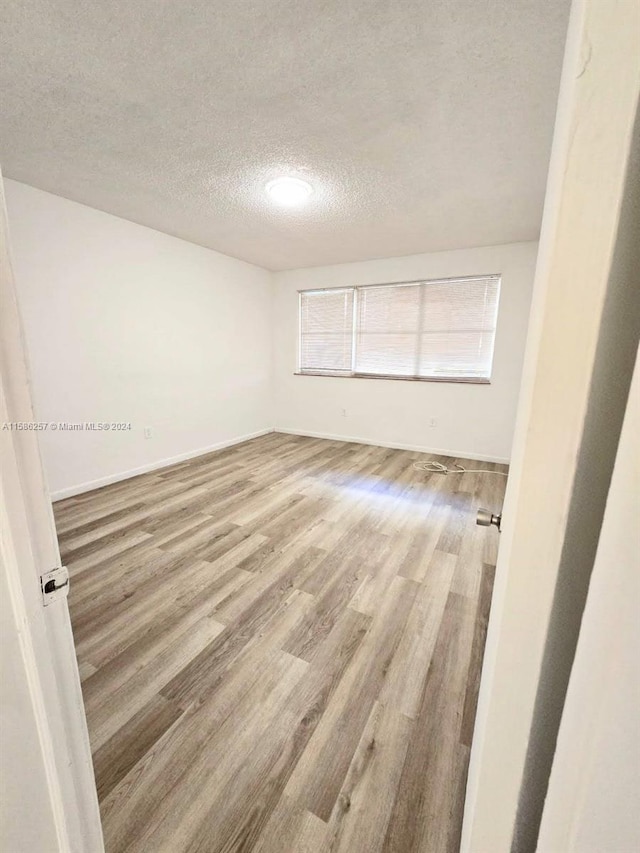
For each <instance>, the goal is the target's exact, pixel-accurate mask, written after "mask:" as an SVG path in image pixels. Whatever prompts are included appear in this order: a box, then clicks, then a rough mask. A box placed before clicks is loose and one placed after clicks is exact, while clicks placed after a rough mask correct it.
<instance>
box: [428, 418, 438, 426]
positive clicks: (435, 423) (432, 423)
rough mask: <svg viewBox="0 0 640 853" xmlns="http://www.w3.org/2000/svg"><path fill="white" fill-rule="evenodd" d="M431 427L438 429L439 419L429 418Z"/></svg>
mask: <svg viewBox="0 0 640 853" xmlns="http://www.w3.org/2000/svg"><path fill="white" fill-rule="evenodd" d="M429 426H430V427H437V426H438V421H437V419H436V418H429Z"/></svg>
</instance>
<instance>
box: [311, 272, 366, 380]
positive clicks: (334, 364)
mask: <svg viewBox="0 0 640 853" xmlns="http://www.w3.org/2000/svg"><path fill="white" fill-rule="evenodd" d="M353 293H354V288H353V287H350V288H345V289H344V290H317V291H312V290H311V291H305V292H304V293H301V294H300V369H301V370H303V371H304V370H310V371H313V372H319V373H322V372H327V373H351V369H352V350H353Z"/></svg>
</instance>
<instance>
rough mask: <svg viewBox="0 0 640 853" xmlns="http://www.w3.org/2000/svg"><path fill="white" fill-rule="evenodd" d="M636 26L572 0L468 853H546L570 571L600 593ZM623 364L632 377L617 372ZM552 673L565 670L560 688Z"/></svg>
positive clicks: (629, 364)
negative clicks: (543, 838) (545, 810)
mask: <svg viewBox="0 0 640 853" xmlns="http://www.w3.org/2000/svg"><path fill="white" fill-rule="evenodd" d="M633 18H634V10H633V4H631V3H629V2H627V0H607V2H606V3H604V2H600V0H574V3H573V6H572V10H571V16H570V21H569V30H568V37H567V46H566V51H565V57H564V64H563V72H562V80H561V86H560V96H559V100H558V109H557V116H556V126H555V132H554V141H553V148H552V155H551V163H550V170H549V176H548V183H547V193H546V198H545V209H544V216H543V222H542V232H541V237H540V245H539V250H538V260H537V268H536V274H535V281H534V290H533V303H532V309H531V318H530V325H529V334H528V341H527V349H526V353H525V362H524V369H523V378H522V385H521V390H520V399H519V405H518V415H517V421H516V429H515V435H514V445H513V454H512V460H511V467H510V476H509V481H508V484H507V490H506V495H505V501H504V508H503V516H502V535H501V542H500V549H499V553H498V561H497V567H496V578H495V587H494V594H493V602H492V606H491V614H490V620H489V627H488V633H487V642H486V647H485V656H484V662H483V669H482V676H481V682H480V692H479V698H478V710H477V716H476V722H475V730H474V736H473V741H472V747H471V757H470V764H469V776H468V781H467V792H466V800H465V812H464V822H463V832H462V844H461V850H462V851H464V853H488V851H491V853H507V851H511V850H513V851H517V850H526V851H529V850H533V849H535V844H536V837H537V826H536V825H535V824H536V822H537V821H538V820H539V815H537V814H534V819H533V820H532V818H531V814H529V815H527V812H531V811H532V810H533V812H534V813H535V812H536V811H539V810H541V808H542V803H543V802H544V794H545V791H546V783H547V781H548V776H547V778H546V779H542V776H541V755H540V752H548V751H549V750H550V751H551V758H552V755H553V749H554V745H555V738H556V735H557V728H556V729H555V730H554V723H555V721H554V722H553V723H552V724H551V725H550V724H549V719H548V718H547V719H544V712H545V711H548V709H549V707H550V706H553V705H554V704H555V705H556V706H557V705H558V703H563V701H564V692H563V690H566V684H565V685H563V683H562V682H563V679H564V678H565V676H566V677H567V678H568V671H570V668H571V664H572V661H573V653H574V651H575V642H577V632H578V630H579V624H580V618H581V614H582V607H583V606H584V600H582V601H580V600H578V601H577V602H575V604H574V612H573V613H571V614H569V615H570V617H571V618H568V619H567V622H570V623H571V624H570V625H569V626H567V625H561V626H560V630H563V631H565V636H563V637H562V638H561V642H560V643H556V647H555V651H556V652H558V649H559V650H560V654H559V655H558V657H557V658H556V659H553V658H552V659H551V660H550V654H549V641H550V639H552V638H553V637H554V630H555V633H556V635H557V624H556V623H557V621H558V619H557V606H558V600H559V598H561V597H562V595H564V599H565V601H566V599H567V589H569V592H570V593H571V588H570V587H569V586H568V584H567V575H569V578H570V580H569V582H568V583H569V584H573V583H574V579H575V576H576V575H577V574H578V573H581V575H582V577H581V580H580V584H581V588H580V589H579V596H578V598H580V597H583V596H584V597H586V590H587V588H588V583H589V577H590V571H591V567H592V565H593V559H594V558H595V547H596V546H597V537H598V534H599V530H600V526H601V523H602V516H603V513H604V504H605V502H606V495H607V490H608V484H609V479H610V474H611V471H610V467H612V466H613V459H614V458H615V451H616V447H617V443H618V438H619V433H620V427H621V424H622V418H623V416H624V408H625V405H626V397H627V393H628V386H629V382H630V379H631V372H632V370H633V357H634V349H633V336H634V329H633V328H632V326H631V325H629V324H628V323H626V322H625V317H624V307H625V306H624V304H623V302H624V300H623V299H622V298H621V295H620V293H619V292H618V293H617V294H613V296H614V297H615V298H616V299H617V300H618V303H617V304H615V305H613V307H612V291H613V288H612V287H610V276H611V272H612V264H613V262H614V252H615V247H616V238H617V233H618V224H619V218H620V211H621V208H622V202H623V198H624V192H625V185H626V182H627V180H628V179H633V176H631V177H629V176H628V175H627V165H628V161H629V153H630V150H631V144H632V139H633V131H634V119H635V116H636V110H637V106H638V93H639V91H640V61H639V60H638V57H639V56H640V36H639V28H638V26H637V21H636V22H635V26H634V20H633ZM631 308H633V304H631V305H630V306H628V307H627V310H628V311H629V310H630V309H631ZM612 310H613V313H616V312H617V320H618V321H619V322H620V321H621V325H620V328H619V329H616V328H615V327H613V325H612V324H611V320H610V318H611V315H612ZM608 324H609V325H608ZM636 346H637V339H636ZM603 350H605V352H603ZM607 359H608V360H609V362H610V364H609V365H608V366H606V367H605V368H604V369H603V364H605V363H606V361H607ZM616 363H617V364H619V365H623V366H624V368H625V372H626V374H628V375H622V373H618V374H615V372H613V375H611V373H612V371H611V367H613V366H615V364H616ZM607 371H608V373H607ZM603 380H607V381H606V384H605V383H604V382H603ZM596 431H597V435H595V432H596ZM587 447H590V449H591V451H592V452H591V453H590V454H589V453H586V452H585V450H586V448H587ZM594 451H595V452H594ZM609 462H610V463H611V466H610V467H609ZM585 472H587V473H588V478H589V480H590V482H589V486H590V487H591V490H592V491H591V492H589V490H588V489H586V490H585V488H584V481H585V479H587V478H586V477H585ZM580 489H582V494H578V492H579V490H580ZM585 491H586V495H585ZM578 504H580V505H578ZM587 540H588V541H587ZM568 560H573V564H572V565H568ZM572 572H573V577H572ZM563 585H564V589H563ZM558 592H560V595H556V593H558ZM554 608H555V610H554ZM578 608H580V609H578ZM566 609H567V608H566V607H565V611H566ZM556 639H557V637H556ZM559 657H564V659H563V660H559V659H558V658H559ZM554 667H555V668H556V670H562V671H561V672H560V674H559V675H558V672H556V673H552V677H551V678H549V671H550V670H552V669H553V668H554ZM554 679H555V681H554ZM550 681H551V682H554V683H551V684H549V682H550ZM545 690H546V691H547V692H546V695H543V694H544V691H545ZM537 703H538V704H537ZM560 708H561V705H560ZM553 710H554V714H555V712H556V710H557V709H556V708H554V709H553ZM552 716H553V715H552ZM541 718H542V720H541ZM541 726H546V729H541ZM536 736H537V737H538V742H537V746H538V750H537V751H536V750H533V749H532V746H536V743H535V740H536ZM532 752H534V753H535V754H533V755H532V754H531V753H532ZM547 758H549V756H548V755H545V756H544V757H542V762H543V764H546V760H547ZM536 763H537V764H538V767H537V768H535V767H534V770H532V769H531V768H532V766H533V765H535V764H536ZM536 774H537V776H538V778H537V780H536V778H535V777H536ZM536 798H537V799H538V802H537V803H535V805H534V806H533V807H532V800H535V799H536ZM527 821H528V825H527Z"/></svg>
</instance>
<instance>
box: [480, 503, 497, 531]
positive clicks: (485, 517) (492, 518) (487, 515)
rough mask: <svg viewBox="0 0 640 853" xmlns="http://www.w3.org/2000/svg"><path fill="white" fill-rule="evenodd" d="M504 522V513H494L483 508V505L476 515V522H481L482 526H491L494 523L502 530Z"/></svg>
mask: <svg viewBox="0 0 640 853" xmlns="http://www.w3.org/2000/svg"><path fill="white" fill-rule="evenodd" d="M501 522H502V513H500V515H494V514H493V513H492V512H490V510H488V509H483V508H482V507H481V508H480V509H479V510H478V515H477V516H476V524H479V525H480V527H491V525H492V524H493V525H494V526H495V527H497V528H498V530H500V523H501Z"/></svg>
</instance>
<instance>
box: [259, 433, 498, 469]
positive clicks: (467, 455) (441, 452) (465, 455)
mask: <svg viewBox="0 0 640 853" xmlns="http://www.w3.org/2000/svg"><path fill="white" fill-rule="evenodd" d="M274 432H284V433H286V434H287V435H305V436H308V437H309V438H328V439H330V440H331V441H348V442H353V443H354V444H372V445H374V446H377V447H393V448H394V449H395V450H415V451H417V452H418V453H430V454H432V455H433V456H454V457H455V458H456V459H475V460H476V461H477V462H499V463H500V464H501V465H508V464H509V459H507V458H505V457H503V456H488V455H487V454H485V453H472V452H470V451H467V450H451V449H449V448H442V447H440V448H436V447H424V446H422V445H418V444H401V443H400V442H397V441H373V440H372V439H370V438H359V437H356V436H353V435H332V434H331V433H326V432H308V431H307V430H302V429H286V428H285V427H276V428H275V429H274Z"/></svg>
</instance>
